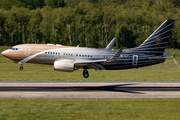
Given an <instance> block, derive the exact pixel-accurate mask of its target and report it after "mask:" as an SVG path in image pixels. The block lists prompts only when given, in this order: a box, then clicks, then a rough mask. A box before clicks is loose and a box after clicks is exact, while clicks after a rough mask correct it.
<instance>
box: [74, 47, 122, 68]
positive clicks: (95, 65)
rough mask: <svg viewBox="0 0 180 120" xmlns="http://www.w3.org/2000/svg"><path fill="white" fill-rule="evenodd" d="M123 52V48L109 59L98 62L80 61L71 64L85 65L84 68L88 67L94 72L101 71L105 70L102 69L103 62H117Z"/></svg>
mask: <svg viewBox="0 0 180 120" xmlns="http://www.w3.org/2000/svg"><path fill="white" fill-rule="evenodd" d="M122 50H123V47H121V48H120V49H119V50H118V51H117V52H116V53H115V54H114V56H113V57H112V58H110V59H100V60H82V61H74V62H73V63H74V64H75V65H81V64H86V66H89V67H90V68H93V69H95V70H101V69H103V70H104V69H105V68H104V67H103V65H104V63H105V62H110V61H114V60H117V59H118V58H119V56H120V54H121V52H122Z"/></svg>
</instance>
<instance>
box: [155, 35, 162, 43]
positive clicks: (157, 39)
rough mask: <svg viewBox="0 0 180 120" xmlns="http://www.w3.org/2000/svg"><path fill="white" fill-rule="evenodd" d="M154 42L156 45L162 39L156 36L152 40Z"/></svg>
mask: <svg viewBox="0 0 180 120" xmlns="http://www.w3.org/2000/svg"><path fill="white" fill-rule="evenodd" d="M154 41H155V42H156V43H160V42H161V41H162V39H161V37H160V36H156V37H155V38H154Z"/></svg>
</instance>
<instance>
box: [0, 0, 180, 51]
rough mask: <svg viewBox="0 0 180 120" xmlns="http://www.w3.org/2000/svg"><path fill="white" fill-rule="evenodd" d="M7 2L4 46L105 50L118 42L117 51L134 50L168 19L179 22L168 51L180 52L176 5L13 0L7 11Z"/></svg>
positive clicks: (164, 0) (150, 0) (161, 0)
mask: <svg viewBox="0 0 180 120" xmlns="http://www.w3.org/2000/svg"><path fill="white" fill-rule="evenodd" d="M6 1H11V0H6ZM6 1H3V0H1V1H0V45H1V46H3V45H8V46H13V45H16V44H23V43H41V44H46V43H53V44H62V45H71V46H77V45H79V46H81V47H95V48H103V47H105V46H106V45H107V44H108V43H109V42H110V41H111V40H112V39H113V38H114V37H116V38H117V40H116V43H115V47H117V48H119V47H120V46H125V47H128V48H130V47H135V46H138V45H140V44H141V43H142V42H143V41H144V40H145V39H146V38H147V37H148V36H149V35H150V34H151V33H152V32H153V31H154V30H155V29H156V28H157V27H158V26H160V25H161V24H162V23H163V22H164V21H165V20H166V19H175V20H176V22H175V25H174V28H173V31H172V35H171V38H170V40H169V43H168V47H169V48H180V29H179V28H180V21H179V19H180V14H179V12H180V8H179V5H178V3H179V2H177V0H146V1H145V0H72V1H71V0H65V1H64V0H54V1H55V2H52V1H53V0H46V1H44V0H42V1H41V0H15V1H16V2H15V3H14V5H13V2H12V5H9V7H7V6H8V5H7V6H6V4H7V3H6V4H4V3H5V2H6ZM12 1H13V0H12ZM17 1H19V4H17ZM23 1H29V2H30V1H31V2H32V1H39V4H36V5H34V6H33V4H34V3H33V4H30V5H29V4H28V2H27V3H26V4H23ZM40 1H41V2H40ZM1 3H3V4H4V6H3V4H1ZM28 5H29V7H28ZM53 5H55V6H53ZM2 6H3V7H2Z"/></svg>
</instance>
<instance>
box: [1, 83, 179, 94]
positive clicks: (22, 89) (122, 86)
mask: <svg viewBox="0 0 180 120" xmlns="http://www.w3.org/2000/svg"><path fill="white" fill-rule="evenodd" d="M127 85H134V84H120V85H108V86H60V87H56V86H54V87H40V86H38V87H37V86H28V87H21V86H16V87H8V86H7V87H3V86H1V87H0V92H10V91H19V92H45V91H48V92H72V91H74V92H98V91H109V92H125V93H134V94H144V93H143V92H145V91H152V92H153V91H180V87H158V86H156V87H130V86H128V87H126V86H127ZM137 91H138V92H137Z"/></svg>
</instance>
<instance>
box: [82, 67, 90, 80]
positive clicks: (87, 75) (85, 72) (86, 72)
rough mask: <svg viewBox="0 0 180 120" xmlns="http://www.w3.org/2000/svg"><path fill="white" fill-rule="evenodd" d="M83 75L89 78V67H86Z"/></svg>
mask: <svg viewBox="0 0 180 120" xmlns="http://www.w3.org/2000/svg"><path fill="white" fill-rule="evenodd" d="M83 77H84V78H88V77H89V73H88V71H87V69H84V71H83Z"/></svg>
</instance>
